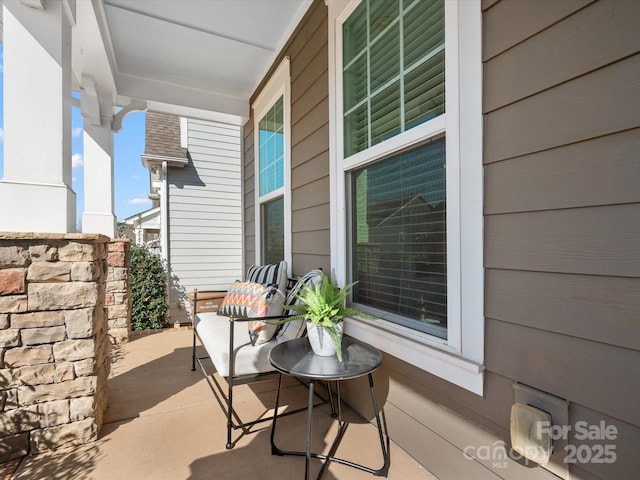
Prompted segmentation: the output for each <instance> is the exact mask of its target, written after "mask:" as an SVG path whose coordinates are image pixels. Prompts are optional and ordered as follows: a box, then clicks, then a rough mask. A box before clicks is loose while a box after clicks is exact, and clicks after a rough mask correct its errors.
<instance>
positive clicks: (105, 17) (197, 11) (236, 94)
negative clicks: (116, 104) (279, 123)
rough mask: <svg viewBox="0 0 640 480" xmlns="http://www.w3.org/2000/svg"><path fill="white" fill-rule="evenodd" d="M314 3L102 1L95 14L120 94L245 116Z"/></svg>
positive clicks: (308, 0)
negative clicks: (278, 55)
mask: <svg viewBox="0 0 640 480" xmlns="http://www.w3.org/2000/svg"><path fill="white" fill-rule="evenodd" d="M311 2H312V0H162V1H158V0H137V1H135V2H131V1H130V0H102V1H101V4H102V8H98V9H97V11H96V14H97V17H98V18H102V22H103V25H102V28H103V35H102V36H103V40H104V41H105V42H108V43H109V45H105V51H106V52H108V53H107V55H108V56H109V57H111V58H110V59H109V60H110V63H111V67H112V70H113V72H114V75H115V83H116V89H117V94H118V96H120V97H131V98H142V99H146V100H150V101H155V102H159V103H165V104H173V105H178V106H184V107H189V108H196V109H203V110H208V111H216V112H219V113H222V114H230V115H237V116H240V117H248V115H249V97H250V95H251V94H252V93H253V89H255V87H256V86H257V85H258V84H259V82H260V80H261V79H262V78H263V76H264V75H265V74H266V72H267V70H268V69H269V67H270V66H271V64H272V63H273V61H274V60H275V58H276V55H277V54H278V52H279V50H280V49H281V48H282V47H283V46H284V43H285V42H286V40H287V39H288V38H289V36H290V35H291V33H293V30H294V29H295V27H296V25H297V24H298V22H299V21H300V19H301V18H302V16H303V15H304V13H305V12H306V11H307V9H308V8H309V6H310V4H311ZM105 27H106V28H105ZM105 30H107V31H108V33H107V34H106V35H105ZM105 37H107V38H105Z"/></svg>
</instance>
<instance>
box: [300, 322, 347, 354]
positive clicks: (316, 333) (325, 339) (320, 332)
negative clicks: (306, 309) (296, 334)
mask: <svg viewBox="0 0 640 480" xmlns="http://www.w3.org/2000/svg"><path fill="white" fill-rule="evenodd" d="M335 328H336V331H337V332H338V335H339V336H340V340H342V332H343V330H344V323H343V322H340V323H337V324H336V326H335ZM307 337H308V338H309V343H310V344H311V349H312V350H313V353H315V354H316V355H320V356H321V357H330V356H332V355H335V354H336V346H335V345H334V344H333V341H331V336H330V335H329V332H327V331H326V329H325V328H324V327H318V326H316V325H314V324H313V323H311V322H307Z"/></svg>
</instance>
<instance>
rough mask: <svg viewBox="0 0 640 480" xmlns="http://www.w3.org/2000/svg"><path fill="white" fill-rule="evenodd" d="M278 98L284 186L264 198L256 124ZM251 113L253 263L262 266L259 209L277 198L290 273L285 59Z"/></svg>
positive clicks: (288, 96) (288, 89) (288, 100)
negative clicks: (281, 200)
mask: <svg viewBox="0 0 640 480" xmlns="http://www.w3.org/2000/svg"><path fill="white" fill-rule="evenodd" d="M280 97H282V107H283V108H282V113H283V122H284V129H283V141H284V145H283V149H284V165H283V168H284V172H283V174H284V182H283V186H282V187H280V188H278V189H276V190H273V191H271V192H269V193H267V194H265V195H260V127H259V125H260V120H262V118H263V117H264V116H265V115H266V114H267V112H268V111H269V110H270V109H271V107H273V105H274V104H275V103H276V102H277V101H278V100H279V99H280ZM251 108H252V110H253V151H254V162H253V163H254V189H253V190H254V216H255V220H254V225H255V263H256V264H258V265H260V264H262V263H263V262H262V243H263V240H262V238H263V233H264V232H263V229H262V205H263V204H265V203H268V202H270V201H272V200H276V199H278V198H281V197H282V198H283V200H284V260H286V261H287V268H288V269H289V270H290V269H291V173H290V172H291V74H290V61H289V57H284V58H283V59H282V61H281V63H280V65H279V66H278V68H277V69H276V70H275V71H274V73H273V74H272V75H271V78H270V79H269V81H268V82H267V83H266V85H265V86H264V88H263V89H262V91H261V92H260V94H259V95H258V96H257V97H256V99H255V100H254V102H253V104H252V105H251Z"/></svg>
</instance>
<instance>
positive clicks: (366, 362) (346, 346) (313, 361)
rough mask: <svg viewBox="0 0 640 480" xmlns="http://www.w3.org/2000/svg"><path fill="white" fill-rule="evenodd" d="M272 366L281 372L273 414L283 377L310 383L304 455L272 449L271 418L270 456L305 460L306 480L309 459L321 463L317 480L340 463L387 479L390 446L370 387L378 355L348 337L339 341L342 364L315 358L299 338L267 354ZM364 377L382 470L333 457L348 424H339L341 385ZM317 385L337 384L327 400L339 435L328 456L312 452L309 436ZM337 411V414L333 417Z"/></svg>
mask: <svg viewBox="0 0 640 480" xmlns="http://www.w3.org/2000/svg"><path fill="white" fill-rule="evenodd" d="M269 361H270V362H271V365H273V367H274V368H275V369H276V370H278V371H279V372H280V376H279V380H278V391H277V393H276V405H275V411H276V412H277V411H278V404H279V400H280V387H281V385H282V374H283V373H284V374H286V375H291V376H293V377H297V378H300V379H305V380H308V381H309V401H308V407H307V439H306V451H304V452H299V451H286V450H281V449H279V448H278V447H277V446H276V445H275V441H274V437H275V431H276V424H277V417H276V416H274V418H273V423H272V425H271V453H272V454H273V455H298V456H304V457H305V476H304V478H305V480H308V479H309V461H310V459H311V458H318V459H321V460H324V464H323V465H322V469H321V470H320V473H319V474H318V477H317V478H318V480H319V479H320V478H321V477H322V475H323V474H324V472H325V470H326V468H327V467H328V465H329V463H330V462H336V463H340V464H342V465H347V466H349V467H353V468H357V469H359V470H363V471H365V472H369V473H372V474H374V475H378V476H386V475H387V473H388V470H389V445H388V438H386V441H385V437H386V435H385V434H384V433H383V428H382V422H381V420H380V412H379V409H378V401H377V399H376V393H375V389H374V385H373V376H372V373H373V372H374V371H375V370H376V369H377V368H378V367H379V366H380V363H382V355H381V354H380V352H379V351H378V350H377V349H375V348H373V347H372V346H371V345H367V344H366V343H364V342H361V341H358V340H355V339H353V338H350V337H344V338H343V339H342V362H339V361H338V358H337V357H336V356H335V355H334V356H331V357H321V356H318V355H315V354H314V353H313V350H311V346H310V345H309V340H308V339H307V338H299V339H296V340H291V341H289V342H284V343H281V344H280V345H277V346H276V347H274V348H273V349H272V350H271V353H270V354H269ZM363 375H367V376H368V378H369V390H370V392H371V402H372V404H373V410H374V412H375V416H376V423H377V426H378V435H379V438H380V448H381V450H382V457H383V462H384V463H383V465H382V467H381V468H378V469H375V468H370V467H366V466H364V465H359V464H357V463H353V462H350V461H348V460H345V459H342V458H337V457H335V456H334V454H335V452H336V450H337V448H338V445H339V443H340V440H341V439H342V436H343V435H344V431H345V429H346V426H347V422H346V421H343V420H342V412H341V406H340V381H341V380H348V379H351V378H357V377H361V376H363ZM316 381H323V382H331V381H335V383H336V399H335V403H334V399H333V398H332V392H331V389H330V388H329V398H330V402H331V412H332V416H334V417H337V418H338V433H337V435H336V438H335V439H334V441H333V443H332V444H331V447H330V449H329V452H328V454H327V455H324V454H320V453H314V452H312V451H311V432H312V418H313V417H312V413H313V395H314V388H315V382H316ZM336 410H337V414H336Z"/></svg>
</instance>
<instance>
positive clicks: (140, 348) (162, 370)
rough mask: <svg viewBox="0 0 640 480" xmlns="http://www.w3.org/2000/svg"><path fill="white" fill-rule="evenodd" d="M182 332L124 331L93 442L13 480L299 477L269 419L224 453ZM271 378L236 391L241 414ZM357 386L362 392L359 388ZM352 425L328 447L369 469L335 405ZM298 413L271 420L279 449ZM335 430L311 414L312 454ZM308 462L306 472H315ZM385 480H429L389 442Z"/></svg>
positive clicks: (300, 394)
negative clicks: (274, 451) (277, 451)
mask: <svg viewBox="0 0 640 480" xmlns="http://www.w3.org/2000/svg"><path fill="white" fill-rule="evenodd" d="M191 335H192V332H191V330H189V329H187V328H185V327H183V328H182V329H168V330H166V331H163V332H160V333H153V334H146V335H135V336H134V335H132V337H131V339H130V341H129V342H128V343H126V344H122V345H120V346H117V347H114V349H113V351H112V369H111V374H110V378H109V381H108V383H109V390H110V399H109V405H108V407H107V411H106V413H105V418H104V423H103V426H102V429H101V432H100V435H99V438H98V440H97V441H96V442H94V443H89V444H87V445H84V446H80V447H73V448H70V449H60V450H56V451H51V452H48V453H44V454H40V455H31V456H27V457H24V458H23V459H21V461H20V463H19V465H18V464H17V462H14V463H13V467H14V468H16V470H15V473H14V476H13V477H9V478H13V479H15V480H20V479H31V478H49V479H68V478H74V479H107V478H108V479H111V480H118V479H132V478H135V479H145V478H150V479H151V478H153V479H155V480H162V479H167V480H171V479H177V478H184V479H187V478H189V479H194V480H195V479H208V478H224V479H225V480H234V479H238V480H245V479H251V478H261V479H265V480H266V479H279V480H286V479H299V478H301V477H302V476H303V474H304V459H303V458H301V457H279V456H272V455H271V448H270V444H269V435H270V426H271V423H270V422H265V423H264V424H262V425H261V426H258V427H256V428H255V429H254V430H253V431H252V432H251V433H249V434H247V435H244V436H243V438H241V439H240V441H239V442H238V444H237V445H236V447H235V448H234V449H233V450H226V449H225V429H226V427H225V417H224V415H223V414H222V411H221V410H220V408H218V405H217V404H216V403H215V400H214V398H213V395H211V391H210V390H209V387H208V386H207V384H206V382H205V380H204V378H203V376H202V374H201V373H200V371H195V372H192V371H191V370H190V367H189V366H190V361H191V348H190V345H191ZM274 388H275V382H274V381H269V382H264V383H262V384H254V385H251V386H246V388H245V390H243V391H242V393H241V394H239V395H238V397H237V401H238V403H237V405H240V407H239V408H240V409H241V412H242V411H244V412H246V414H247V416H249V415H255V416H257V415H259V414H260V413H262V412H264V413H268V411H269V410H270V409H271V408H272V402H273V399H274ZM365 389H366V387H365ZM285 396H286V399H287V400H288V403H289V404H291V405H292V406H293V405H295V404H302V405H304V403H305V402H306V389H305V388H304V387H302V386H299V385H298V386H295V385H292V386H289V387H288V388H287V390H286V394H285ZM344 413H345V415H348V416H349V418H350V420H352V423H351V424H350V425H349V427H348V428H347V432H346V434H345V436H344V438H343V441H342V442H341V444H340V447H339V449H338V454H339V456H341V457H344V458H348V459H352V460H355V461H359V462H363V463H366V464H369V465H373V466H376V467H377V463H379V462H380V461H381V460H380V452H379V450H378V448H376V447H377V445H378V440H377V431H376V429H375V427H373V426H372V425H371V424H370V423H369V422H368V421H364V420H361V419H359V418H358V417H357V416H356V415H355V414H354V413H353V411H351V410H350V409H349V408H345V409H344ZM305 425H306V414H305V413H301V414H296V415H292V416H289V417H284V418H283V419H281V421H280V422H279V424H278V431H277V437H276V441H277V442H278V445H279V446H282V447H285V448H291V449H297V448H299V445H300V444H301V443H303V442H304V436H305ZM335 429H336V425H335V422H334V421H332V419H331V417H330V415H329V408H328V406H324V407H321V408H317V409H315V410H314V437H313V442H314V448H316V449H318V450H321V449H322V448H323V446H324V447H327V448H328V444H330V443H331V441H332V439H333V437H334V435H335ZM320 466H321V465H320V462H319V461H318V460H315V461H312V472H311V473H312V475H315V474H317V472H318V471H319V469H320ZM323 478H325V479H341V478H349V479H354V480H357V479H368V478H372V477H371V475H370V474H368V473H365V472H360V471H358V470H354V469H351V468H348V467H344V466H341V465H337V464H332V465H331V466H330V467H329V469H328V471H327V473H325V475H324V477H323ZM387 478H389V479H391V480H393V479H416V480H417V479H432V478H435V477H433V476H431V475H430V474H429V473H428V472H427V471H426V470H425V469H424V468H423V467H422V466H420V465H419V464H418V463H417V462H416V461H415V460H414V459H412V458H411V457H410V456H409V455H407V454H406V453H405V452H404V451H403V450H401V449H400V448H398V447H397V446H396V445H395V444H393V443H391V467H390V470H389V475H388V477H387Z"/></svg>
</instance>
